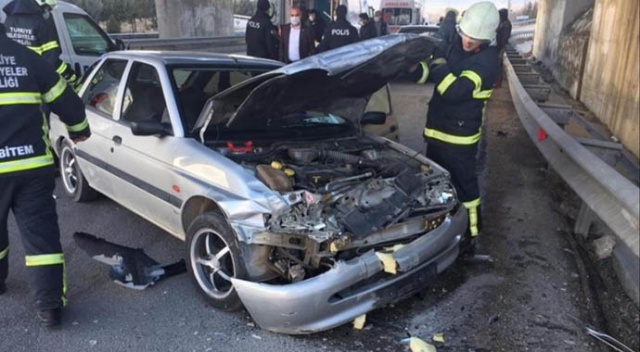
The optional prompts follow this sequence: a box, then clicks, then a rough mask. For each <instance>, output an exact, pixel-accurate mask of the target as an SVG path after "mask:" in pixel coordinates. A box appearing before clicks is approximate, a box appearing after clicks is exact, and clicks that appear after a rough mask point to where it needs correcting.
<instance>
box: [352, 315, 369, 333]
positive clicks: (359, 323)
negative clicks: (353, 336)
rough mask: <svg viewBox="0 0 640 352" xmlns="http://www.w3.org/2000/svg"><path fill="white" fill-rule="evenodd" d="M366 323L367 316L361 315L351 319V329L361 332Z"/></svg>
mask: <svg viewBox="0 0 640 352" xmlns="http://www.w3.org/2000/svg"><path fill="white" fill-rule="evenodd" d="M366 321H367V315H366V314H362V315H361V316H359V317H357V318H355V319H353V328H354V329H356V330H362V328H364V324H365V323H366Z"/></svg>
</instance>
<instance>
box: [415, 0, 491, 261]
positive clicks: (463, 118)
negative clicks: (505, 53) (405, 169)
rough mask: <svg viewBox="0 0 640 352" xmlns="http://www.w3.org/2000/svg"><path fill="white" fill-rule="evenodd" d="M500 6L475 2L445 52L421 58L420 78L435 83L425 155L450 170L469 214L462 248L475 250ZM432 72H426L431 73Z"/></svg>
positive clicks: (428, 120)
mask: <svg viewBox="0 0 640 352" xmlns="http://www.w3.org/2000/svg"><path fill="white" fill-rule="evenodd" d="M498 23H499V16H498V10H497V9H496V7H495V6H494V5H493V3H491V2H488V1H483V2H478V3H475V4H473V5H472V6H471V7H470V8H469V9H468V10H467V11H466V13H465V15H464V17H462V20H461V21H460V25H459V26H458V27H457V35H456V37H455V38H454V40H453V42H452V43H451V44H450V45H449V46H448V47H446V49H445V50H444V52H440V53H438V52H436V57H435V58H434V59H433V60H432V61H431V62H430V63H429V64H428V65H426V64H425V63H423V64H422V66H421V69H422V71H421V72H422V73H423V74H422V75H421V78H420V81H419V83H424V82H426V80H427V79H426V77H427V76H428V79H429V81H432V82H434V83H435V85H436V86H435V90H434V93H433V97H432V99H431V101H430V102H429V111H428V112H427V123H426V127H425V129H424V137H425V140H426V142H427V157H429V158H430V159H432V160H433V161H435V162H436V163H438V164H440V165H442V166H443V167H444V168H445V169H447V170H449V172H450V173H451V178H452V182H453V184H454V186H455V187H456V190H457V192H458V197H459V199H460V201H461V202H462V204H463V205H464V206H465V208H466V209H467V211H468V214H469V231H468V234H469V236H467V237H466V238H465V239H464V241H463V245H462V247H463V249H465V248H464V247H466V249H470V250H473V248H474V247H475V242H476V237H477V236H478V234H479V233H480V227H481V217H480V215H481V214H480V189H479V185H478V177H477V174H476V171H477V160H476V154H477V152H478V142H479V141H480V138H481V136H482V127H483V121H484V110H485V105H486V103H487V101H488V100H489V98H490V97H491V93H492V91H493V90H492V87H493V85H494V83H495V81H496V79H497V78H498V73H499V68H498V59H497V55H498V53H497V50H496V48H495V46H490V45H489V44H490V43H491V42H492V41H493V40H494V39H495V36H496V28H497V27H498ZM429 72H430V73H429Z"/></svg>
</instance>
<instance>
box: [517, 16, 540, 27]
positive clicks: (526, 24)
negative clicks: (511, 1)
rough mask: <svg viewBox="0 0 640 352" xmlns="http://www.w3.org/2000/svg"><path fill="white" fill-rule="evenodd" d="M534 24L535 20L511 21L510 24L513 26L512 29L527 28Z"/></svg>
mask: <svg viewBox="0 0 640 352" xmlns="http://www.w3.org/2000/svg"><path fill="white" fill-rule="evenodd" d="M534 23H536V19H535V18H530V19H528V20H522V21H513V22H511V26H513V27H519V26H528V25H530V24H534Z"/></svg>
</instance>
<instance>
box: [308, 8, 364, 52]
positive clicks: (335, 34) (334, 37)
mask: <svg viewBox="0 0 640 352" xmlns="http://www.w3.org/2000/svg"><path fill="white" fill-rule="evenodd" d="M359 40H360V36H358V30H357V29H356V27H354V26H352V25H351V23H349V21H347V7H346V6H344V5H340V6H338V7H337V8H336V20H335V21H333V22H331V23H330V24H329V25H328V26H327V28H325V30H324V35H323V36H322V41H321V42H320V45H318V52H319V53H321V52H323V51H327V50H331V49H335V48H339V47H341V46H345V45H348V44H352V43H355V42H357V41H359Z"/></svg>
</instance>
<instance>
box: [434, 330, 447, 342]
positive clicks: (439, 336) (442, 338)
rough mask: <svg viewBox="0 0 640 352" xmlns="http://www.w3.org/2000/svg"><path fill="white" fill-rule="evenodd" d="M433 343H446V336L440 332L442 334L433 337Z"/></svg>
mask: <svg viewBox="0 0 640 352" xmlns="http://www.w3.org/2000/svg"><path fill="white" fill-rule="evenodd" d="M433 341H434V342H440V343H444V341H445V339H444V334H443V333H441V332H440V333H437V334H435V335H433Z"/></svg>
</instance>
